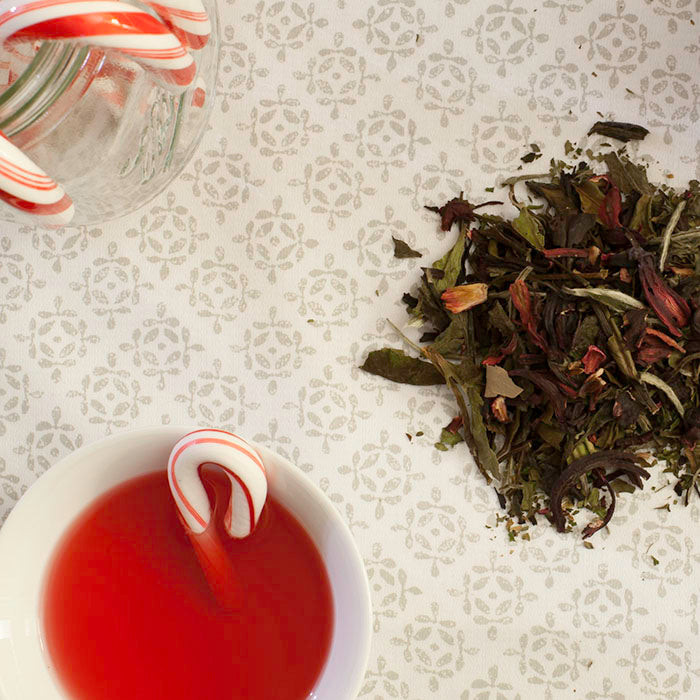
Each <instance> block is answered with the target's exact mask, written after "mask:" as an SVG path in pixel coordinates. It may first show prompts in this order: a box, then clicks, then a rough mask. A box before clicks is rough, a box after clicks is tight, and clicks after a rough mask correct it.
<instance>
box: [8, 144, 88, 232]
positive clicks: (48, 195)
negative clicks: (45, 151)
mask: <svg viewBox="0 0 700 700" xmlns="http://www.w3.org/2000/svg"><path fill="white" fill-rule="evenodd" d="M0 199H2V200H3V201H5V202H7V203H8V204H9V205H11V206H12V207H14V208H15V209H19V210H20V211H23V212H26V213H28V214H32V215H33V216H35V217H37V221H38V222H40V223H42V224H47V225H53V226H65V225H66V224H68V223H70V221H71V219H72V218H73V213H74V208H73V202H72V200H71V198H70V197H69V196H68V195H67V194H66V193H65V191H64V190H63V188H62V187H61V186H60V185H59V184H58V183H57V182H55V181H54V180H53V179H52V178H51V177H49V176H48V175H47V174H46V173H45V172H44V171H43V170H42V169H41V168H40V167H39V166H38V165H36V163H34V162H33V161H32V160H31V159H30V158H28V157H27V156H26V155H25V154H24V153H22V151H21V150H20V149H19V148H17V146H15V145H14V144H13V143H12V142H11V141H10V140H9V139H8V138H7V136H5V134H3V133H2V131H0Z"/></svg>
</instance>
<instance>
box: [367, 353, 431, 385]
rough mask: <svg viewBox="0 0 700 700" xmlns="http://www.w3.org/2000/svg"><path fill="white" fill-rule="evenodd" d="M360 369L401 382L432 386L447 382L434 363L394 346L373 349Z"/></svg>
mask: <svg viewBox="0 0 700 700" xmlns="http://www.w3.org/2000/svg"><path fill="white" fill-rule="evenodd" d="M360 369H362V370H364V371H365V372H369V373H370V374H376V375H377V376H379V377H384V378H385V379H390V380H391V381H392V382H398V383H399V384H414V385H416V386H432V385H434V384H444V383H445V378H444V377H443V376H442V374H440V372H438V370H437V369H435V367H434V366H433V365H432V364H430V363H429V362H424V361H423V360H419V359H418V358H417V357H410V356H409V355H407V354H406V353H405V352H404V351H403V350H396V349H394V348H383V349H382V350H373V351H372V352H370V353H369V354H368V355H367V359H366V360H365V363H364V364H363V365H362V366H361V367H360Z"/></svg>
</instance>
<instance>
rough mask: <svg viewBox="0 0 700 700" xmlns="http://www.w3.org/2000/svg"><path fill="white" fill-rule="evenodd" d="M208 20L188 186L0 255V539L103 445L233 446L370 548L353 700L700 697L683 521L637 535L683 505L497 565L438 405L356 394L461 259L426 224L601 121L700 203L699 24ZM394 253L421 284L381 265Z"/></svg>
mask: <svg viewBox="0 0 700 700" xmlns="http://www.w3.org/2000/svg"><path fill="white" fill-rule="evenodd" d="M220 10H221V15H222V29H223V48H222V63H221V72H220V81H219V90H218V94H217V98H216V99H217V104H216V107H215V111H214V116H213V119H212V124H211V128H210V129H209V131H208V132H207V134H206V136H205V139H204V142H203V143H202V146H201V148H200V149H199V151H198V153H197V154H196V156H195V158H194V159H193V161H192V162H191V164H190V165H189V166H188V168H187V170H186V172H185V174H184V175H183V176H182V177H181V178H180V179H179V180H178V181H177V183H175V184H174V185H173V186H172V187H171V188H170V189H169V191H167V192H166V193H164V194H163V196H161V197H160V198H159V199H158V200H157V201H156V202H155V203H154V204H153V205H151V206H149V207H147V208H146V209H144V210H143V211H141V212H139V213H138V214H136V215H134V216H131V217H129V218H127V219H123V220H121V221H118V222H116V223H112V224H110V225H106V226H104V227H97V228H91V229H84V228H82V229H65V230H60V231H53V232H45V231H41V230H33V229H28V228H18V227H13V226H5V227H4V228H3V231H2V233H1V234H0V329H1V331H2V335H1V336H0V433H1V434H2V446H1V447H0V456H1V457H2V459H1V460H0V522H1V521H2V520H4V518H5V517H6V516H7V514H8V513H9V511H10V510H11V509H12V507H13V505H14V504H15V503H16V501H17V499H18V498H19V497H20V496H21V494H22V493H23V491H25V490H26V488H27V487H28V486H29V485H30V484H31V483H32V482H33V481H34V480H35V479H36V478H37V477H38V476H39V475H40V474H41V473H42V472H44V471H45V470H46V469H47V468H48V467H49V466H50V465H51V464H52V463H54V462H56V461H57V460H58V459H60V458H61V457H62V456H63V455H65V454H67V453H68V452H69V451H71V450H72V449H74V448H76V447H78V446H80V445H82V444H85V443H87V442H90V441H92V440H96V439H98V438H100V437H102V436H104V435H106V434H108V433H112V432H116V431H121V430H125V429H127V428H131V427H135V426H142V425H149V424H153V423H167V422H173V423H174V422H177V423H188V422H190V423H198V424H208V425H214V426H218V427H224V428H227V427H228V428H231V429H234V430H236V431H239V432H240V433H241V434H243V435H246V436H249V437H251V438H253V439H255V440H260V441H263V442H265V443H267V444H269V445H270V446H271V447H273V448H275V449H277V450H278V451H280V452H281V453H283V454H285V455H286V456H289V457H290V458H291V459H292V460H294V461H295V462H296V463H297V464H298V465H299V467H300V468H301V469H303V470H304V471H306V472H307V473H308V474H309V476H310V477H311V478H312V479H313V480H314V481H315V482H316V483H317V484H319V485H320V487H321V488H322V489H323V490H324V491H325V492H326V493H327V494H328V496H329V497H330V498H331V499H332V501H333V502H334V503H335V504H336V505H337V507H338V509H339V510H340V512H341V513H342V514H343V516H344V517H345V518H346V520H347V522H348V523H349V525H350V527H351V528H352V531H353V534H354V535H355V537H356V538H357V541H358V543H359V546H360V548H361V550H362V554H363V556H364V558H365V562H366V565H367V570H368V573H369V577H370V583H371V587H372V596H373V603H374V626H375V637H374V643H373V650H372V656H371V661H370V666H369V670H368V673H367V678H366V684H365V686H364V689H363V691H362V694H361V697H363V698H368V699H370V698H371V699H372V700H379V699H382V700H384V699H388V698H403V699H406V700H428V699H432V698H448V699H450V700H451V699H455V700H456V699H459V700H476V699H479V700H486V699H488V700H496V699H497V698H498V699H499V700H502V699H504V698H505V699H508V700H511V699H513V698H523V699H524V698H587V699H590V700H593V699H598V698H615V699H620V698H628V699H632V698H637V697H650V698H664V699H666V698H696V697H698V696H699V695H700V648H699V645H698V622H699V612H698V583H697V581H698V574H699V573H700V544H699V543H698V538H697V534H696V533H697V530H698V523H699V521H700V509H699V508H698V503H697V502H696V503H693V504H692V505H691V506H690V507H688V508H685V509H684V508H681V507H678V508H675V509H673V510H672V512H671V513H668V512H666V511H664V510H654V509H653V507H654V506H656V505H663V504H664V503H665V502H666V501H667V500H668V498H669V494H670V489H669V488H665V489H662V490H660V491H659V492H656V493H654V492H652V490H651V489H650V488H649V486H647V488H646V489H645V491H644V493H643V494H639V495H636V496H635V497H634V498H625V499H623V502H622V504H621V506H620V508H619V512H618V514H617V515H616V516H615V519H614V520H613V523H612V528H611V530H610V532H609V533H608V532H603V533H601V534H599V535H597V536H596V537H595V538H594V539H593V540H592V541H593V543H594V545H595V549H593V550H591V551H588V550H586V549H583V548H582V546H581V541H580V539H578V538H577V537H576V536H574V535H568V536H564V535H558V534H557V533H555V532H554V531H553V530H552V529H551V528H548V527H545V526H542V527H540V528H538V529H535V530H533V531H531V537H532V541H531V542H529V543H528V542H516V543H509V542H508V540H507V536H506V534H505V531H504V530H503V529H502V526H501V527H495V516H496V513H497V504H496V501H495V498H494V495H493V491H491V490H490V489H489V488H487V487H486V486H485V484H484V483H483V482H482V480H481V478H480V477H479V475H478V473H477V472H476V471H475V469H474V467H473V463H472V462H471V459H470V457H469V456H468V454H467V451H466V449H464V447H463V446H459V447H458V448H457V449H455V450H453V451H452V452H450V453H440V452H437V451H436V450H435V449H434V448H433V446H432V445H433V443H434V442H435V440H436V439H437V437H438V435H439V433H440V428H441V426H443V425H444V424H446V423H447V422H448V421H449V419H450V418H451V417H452V415H453V411H454V408H453V406H452V402H451V400H450V398H449V396H447V395H446V394H445V392H443V391H440V390H436V389H415V388H412V387H403V386H398V385H393V384H390V383H389V382H385V381H383V380H380V379H377V378H374V377H371V376H369V375H365V374H363V373H362V372H360V371H359V370H358V369H357V367H358V365H359V364H361V362H362V360H363V358H364V356H365V354H366V352H367V351H368V350H370V349H373V348H377V347H380V346H383V345H385V344H397V345H398V339H397V338H396V336H395V335H394V334H393V333H392V331H391V328H390V327H389V326H388V324H387V323H386V320H385V319H386V318H387V317H389V318H391V319H392V320H394V321H395V322H396V323H398V324H402V323H403V322H404V321H405V319H406V317H405V314H404V311H403V308H402V305H401V304H400V302H399V300H400V297H401V294H402V293H403V292H404V291H406V290H408V289H409V288H410V287H411V285H412V284H413V283H414V282H415V281H416V280H417V277H418V269H419V266H420V265H421V264H426V263H429V262H430V261H432V260H433V259H435V258H436V257H438V255H440V254H442V252H443V251H444V250H445V249H446V248H447V246H449V244H450V242H451V240H452V235H453V234H449V235H445V234H443V233H441V232H439V230H438V225H437V220H436V217H434V216H433V215H430V214H428V213H426V212H424V211H423V210H422V206H423V205H424V204H425V203H430V204H441V203H443V201H444V200H446V199H447V198H449V197H451V196H453V195H455V194H457V193H459V191H460V190H463V191H464V192H465V193H466V195H467V196H469V197H470V198H472V199H473V200H475V201H482V200H484V199H485V198H487V197H488V198H492V195H490V194H488V193H485V192H484V188H485V187H488V186H491V185H493V184H495V182H496V181H497V180H498V179H499V178H502V177H503V176H506V175H509V174H512V173H513V171H514V169H515V168H516V167H517V166H518V165H519V164H520V160H519V159H520V157H521V156H522V155H524V154H525V153H527V152H528V151H529V148H528V146H527V144H530V143H537V144H539V146H540V147H541V148H542V150H543V151H544V153H545V157H544V158H542V159H541V160H540V161H538V162H535V163H533V164H532V165H530V166H525V167H527V168H529V169H530V170H531V171H533V172H536V171H539V170H543V169H546V161H547V160H548V159H549V158H550V157H560V156H562V155H563V144H564V141H565V140H566V139H567V138H570V139H572V140H578V142H579V144H585V143H587V141H586V139H585V138H582V137H584V135H585V132H586V131H587V130H588V128H589V127H590V126H591V124H592V123H593V122H594V121H595V120H597V119H598V118H599V116H598V114H597V112H600V113H601V114H602V115H603V116H604V117H605V118H612V117H614V118H617V119H621V120H628V121H638V122H641V123H644V124H646V125H647V126H648V127H649V128H650V129H651V130H652V132H653V133H652V135H651V136H650V137H649V138H648V139H647V140H646V141H644V142H643V143H642V144H641V146H639V147H638V148H635V149H632V150H634V151H636V152H637V153H638V154H639V155H640V156H644V155H648V156H649V157H650V158H651V159H658V160H659V163H660V165H659V166H658V167H657V172H658V173H659V174H660V175H664V174H672V175H673V176H674V180H672V181H671V182H674V183H678V185H679V186H682V183H684V182H685V181H687V179H688V178H691V177H700V163H699V161H698V157H699V155H700V135H699V134H698V126H697V125H698V110H699V109H700V79H698V77H697V76H698V65H699V61H698V59H699V58H700V41H699V40H698V37H699V34H698V26H695V25H694V23H693V20H695V21H700V1H698V0H692V1H691V0H627V2H624V1H622V0H620V1H619V2H614V1H612V0H574V1H569V0H561V1H560V0H544V1H543V2H528V0H493V1H491V0H489V1H486V0H484V1H482V0H356V1H355V2H346V0H326V2H317V3H313V2H310V1H309V0H259V1H256V0H233V1H231V0H229V2H222V3H221V5H220ZM599 140H600V139H599ZM543 162H544V163H545V165H544V167H542V163H543ZM497 193H498V190H497ZM392 235H395V236H397V237H399V238H402V239H404V240H406V241H407V242H408V243H409V244H410V245H412V246H414V247H417V248H418V249H419V250H421V251H423V252H424V253H425V257H424V258H423V259H422V260H420V261H416V260H396V259H394V258H393V257H392V243H391V237H392ZM418 431H423V432H424V435H423V436H422V437H414V439H413V441H412V442H409V440H408V438H407V437H406V435H405V433H410V434H412V435H415V434H416V433H417V432H418ZM657 483H659V484H660V485H662V484H663V483H664V482H663V480H661V482H657ZM656 562H658V563H656Z"/></svg>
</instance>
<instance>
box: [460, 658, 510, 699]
mask: <svg viewBox="0 0 700 700" xmlns="http://www.w3.org/2000/svg"><path fill="white" fill-rule="evenodd" d="M486 675H487V676H488V678H477V679H476V680H475V681H473V682H472V684H471V687H472V689H473V690H475V691H478V692H477V693H476V694H475V695H473V696H471V697H473V700H521V696H520V693H516V694H515V695H513V694H512V690H513V686H512V685H511V684H510V683H506V682H505V681H499V680H498V666H496V665H494V666H491V667H490V668H489V670H488V671H487V673H486ZM506 691H511V692H509V693H508V695H506ZM469 698H470V695H469V691H468V690H465V691H464V693H462V695H461V696H460V700H469Z"/></svg>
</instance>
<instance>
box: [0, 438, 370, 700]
mask: <svg viewBox="0 0 700 700" xmlns="http://www.w3.org/2000/svg"><path fill="white" fill-rule="evenodd" d="M190 430H191V428H188V427H184V428H183V427H173V426H160V427H154V428H148V429H144V430H138V431H134V432H127V433H122V434H119V435H115V436H113V437H110V438H106V439H104V440H100V441H99V442H96V443H93V444H92V445H88V446H86V447H83V448H82V449H80V450H78V451H76V452H74V453H73V454H71V455H69V456H68V457H66V458H65V459H63V460H61V461H60V462H59V463H58V464H56V465H55V466H54V467H52V468H51V469H49V470H48V471H47V472H46V473H45V474H44V475H43V476H42V477H41V478H40V479H38V480H37V482H36V483H35V484H34V485H33V486H32V487H31V488H30V489H29V490H28V491H27V493H26V494H25V495H24V496H23V497H22V499H21V500H20V502H19V503H18V504H17V506H16V507H15V508H14V510H13V511H12V513H11V514H10V516H9V518H8V519H7V521H6V523H5V525H4V526H3V527H2V529H1V530H0V699H1V700H68V696H67V695H66V693H65V691H64V690H63V689H62V687H61V684H60V681H59V680H58V679H57V678H56V676H55V674H54V671H53V670H52V668H51V663H50V658H49V656H48V653H47V651H46V648H45V644H44V641H43V628H42V618H41V615H42V597H43V590H44V583H45V577H46V573H47V567H48V565H49V564H50V561H51V557H52V553H53V551H54V549H55V547H56V545H57V543H58V542H59V540H60V539H61V537H62V536H63V534H64V533H65V531H66V529H67V528H68V526H69V525H70V524H71V523H72V522H73V520H74V519H75V518H76V517H77V516H78V515H79V514H80V513H81V512H82V511H83V510H84V509H85V508H86V507H87V506H88V505H89V504H90V503H91V502H93V501H94V500H95V499H96V498H98V497H99V496H100V495H102V494H103V493H105V492H106V491H108V490H110V489H111V488H113V487H114V486H116V485H117V484H120V483H122V482H124V481H127V480H129V479H132V478H133V477H136V476H140V475H142V474H146V473H149V472H153V471H158V470H161V469H162V470H165V468H166V466H167V462H168V455H169V454H170V451H171V449H172V447H173V445H174V444H175V443H176V442H177V441H178V439H179V438H181V437H182V436H183V435H185V434H186V433H187V432H189V431H190ZM254 446H255V447H256V449H257V450H258V451H259V452H260V455H261V457H262V458H263V461H264V462H265V466H266V469H267V473H268V479H269V491H270V493H271V494H272V495H274V496H275V497H276V498H277V499H278V500H279V501H280V502H281V503H282V504H283V505H285V506H286V507H287V509H288V510H290V511H291V513H292V514H293V515H294V516H295V517H296V518H297V519H298V520H299V522H300V523H301V524H302V525H303V526H304V528H305V529H306V531H307V532H308V533H309V535H310V536H311V538H312V539H313V541H314V543H315V544H316V546H317V548H318V550H319V552H320V553H321V556H322V557H323V561H324V563H325V565H326V569H327V571H328V576H329V579H330V583H331V588H332V591H333V604H334V614H335V620H334V630H333V638H332V642H331V648H330V652H329V656H328V659H327V662H326V665H325V666H324V669H323V672H322V674H321V676H320V678H319V679H318V682H317V683H316V686H315V687H314V690H313V691H312V692H311V694H310V695H309V697H308V700H354V698H355V697H356V696H357V693H358V692H359V690H360V686H361V683H362V679H363V676H364V672H365V667H366V664H367V658H368V655H369V647H370V639H371V607H370V597H369V586H368V583H367V575H366V573H365V570H364V567H363V564H362V559H361V557H360V554H359V552H358V550H357V547H356V545H355V542H354V540H353V539H352V536H351V534H350V531H349V530H348V528H347V526H346V525H345V523H344V522H343V520H342V518H341V517H340V516H339V515H338V513H337V512H336V510H335V509H334V508H333V506H332V505H331V503H330V502H329V501H328V500H327V499H326V497H325V496H324V495H323V494H322V493H321V491H319V489H317V488H316V487H315V486H314V485H313V484H312V483H311V482H310V481H309V480H308V479H307V478H306V477H305V476H304V475H303V474H302V473H301V471H299V470H298V469H297V468H296V467H294V466H293V465H292V464H290V463H289V462H288V461H287V460H286V459H283V458H282V457H280V456H279V455H277V454H275V453H274V452H272V451H270V450H268V449H267V448H265V447H263V446H261V445H254ZM95 700H99V698H95Z"/></svg>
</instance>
